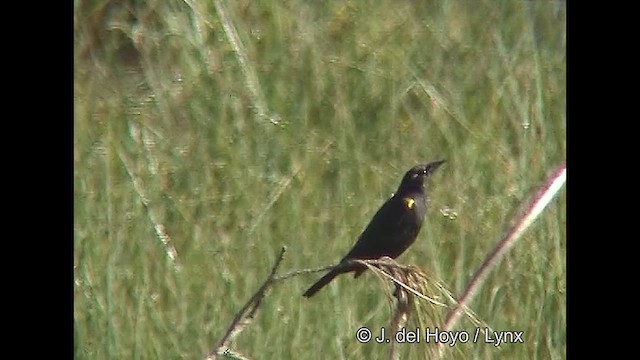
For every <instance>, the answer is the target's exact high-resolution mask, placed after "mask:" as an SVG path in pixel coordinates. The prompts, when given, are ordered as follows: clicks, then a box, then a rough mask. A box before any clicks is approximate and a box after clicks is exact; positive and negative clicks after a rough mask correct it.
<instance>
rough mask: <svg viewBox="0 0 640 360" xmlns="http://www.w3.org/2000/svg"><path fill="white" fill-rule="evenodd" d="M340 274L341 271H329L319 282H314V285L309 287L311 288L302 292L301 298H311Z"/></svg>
mask: <svg viewBox="0 0 640 360" xmlns="http://www.w3.org/2000/svg"><path fill="white" fill-rule="evenodd" d="M342 272H343V271H336V270H335V269H333V270H331V271H329V272H328V273H327V274H326V275H325V276H323V277H321V278H320V280H318V281H316V283H315V284H313V285H311V287H310V288H309V289H308V290H307V291H305V292H304V294H303V296H304V297H307V298H310V297H312V296H313V295H314V294H315V293H317V292H318V291H320V289H322V288H323V287H324V286H325V285H327V284H328V283H330V282H331V280H333V278H335V277H336V276H338V275H340V274H342Z"/></svg>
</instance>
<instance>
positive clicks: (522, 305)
mask: <svg viewBox="0 0 640 360" xmlns="http://www.w3.org/2000/svg"><path fill="white" fill-rule="evenodd" d="M74 30H75V31H74V44H75V64H74V65H75V73H74V85H75V86H74V101H75V116H74V130H75V132H74V165H75V169H74V212H75V216H74V264H73V265H74V291H75V292H74V294H75V296H74V300H75V301H74V346H75V357H76V358H78V359H112V358H162V359H173V358H189V359H193V358H202V357H203V356H204V355H205V354H206V353H207V352H208V351H210V350H211V348H212V347H213V346H214V343H215V341H217V340H218V339H219V338H220V337H221V336H222V335H223V333H224V331H225V330H226V327H227V326H228V324H229V323H230V321H231V319H232V317H233V316H234V313H235V312H236V311H237V310H238V309H239V308H240V307H241V306H242V305H243V304H244V303H245V301H247V299H248V297H249V296H251V294H252V293H253V292H254V291H255V290H256V289H257V287H258V286H259V285H260V283H261V281H263V280H264V278H265V277H266V276H267V273H268V271H269V269H270V268H271V266H272V265H273V262H274V261H275V258H276V256H277V254H278V251H279V249H280V247H281V246H282V245H286V246H287V249H288V251H287V254H286V256H285V259H284V261H283V262H282V265H281V268H282V269H281V270H282V271H293V270H297V269H303V268H310V267H319V266H325V265H330V264H333V263H335V262H336V261H338V260H339V259H340V257H341V256H342V255H343V254H344V253H345V251H347V250H348V249H349V248H350V247H351V245H352V244H353V243H354V241H355V239H356V237H357V236H358V234H359V233H360V231H361V230H362V229H363V227H364V226H365V225H366V224H367V223H368V221H369V219H370V218H371V216H373V214H374V213H375V211H376V210H377V208H378V207H379V206H380V205H381V204H382V203H383V202H384V201H385V200H386V198H388V196H390V194H391V193H392V192H393V191H395V189H396V187H397V185H398V184H399V181H400V179H401V177H402V175H403V174H404V172H405V171H406V170H407V169H409V168H410V167H411V166H413V165H414V164H416V163H419V162H426V161H432V160H437V159H441V158H445V159H447V161H448V162H447V164H446V165H444V166H443V167H442V168H441V170H439V171H438V173H437V174H435V175H434V177H433V178H432V179H430V181H429V184H428V186H429V189H430V198H431V203H430V209H429V212H428V214H427V220H426V224H425V227H424V228H423V230H422V232H421V233H420V235H419V237H418V240H417V241H416V243H415V244H414V245H413V246H412V248H410V249H409V250H408V251H407V252H406V253H405V254H404V255H403V256H401V257H400V258H399V259H398V261H400V262H401V263H403V264H412V265H417V266H419V267H420V268H422V269H423V270H424V271H426V272H428V273H430V274H433V275H434V276H437V277H438V278H440V279H442V280H443V281H444V282H445V283H447V284H448V285H449V286H450V288H451V289H452V290H453V292H454V293H457V292H459V291H460V290H461V289H463V288H464V286H465V285H466V283H467V281H468V280H469V277H470V276H471V274H472V273H473V272H474V271H475V269H476V268H477V267H478V266H479V265H480V263H481V262H482V260H483V259H484V257H485V255H486V253H487V252H488V251H489V250H490V249H491V248H492V247H493V245H494V244H495V243H496V242H497V241H498V239H499V238H500V236H501V234H502V233H503V232H504V231H505V229H506V225H507V224H506V223H507V222H508V220H509V216H510V215H511V214H512V213H513V212H514V209H516V208H517V207H518V206H520V204H521V203H522V202H523V201H525V200H526V199H527V198H528V197H529V196H530V194H531V192H532V191H533V190H534V189H535V188H536V187H537V186H539V185H540V184H541V182H542V181H543V180H544V178H545V176H546V175H547V174H548V173H549V172H550V171H551V169H552V168H554V167H555V166H557V165H558V164H560V163H561V162H562V161H563V160H564V157H565V152H566V140H565V135H566V115H565V114H566V101H565V95H566V90H565V80H566V68H565V60H566V55H565V48H566V12H565V5H564V2H558V1H544V2H543V1H500V2H495V1H488V0H482V1H445V0H437V1H426V2H419V1H394V2H390V1H383V2H373V1H362V2H357V1H334V2H311V3H307V2H304V1H287V2H276V1H255V2H254V1H215V0H214V1H212V2H195V1H173V0H168V1H150V2H139V1H132V0H120V1H107V0H94V1H75V2H74ZM561 194H562V195H561V196H560V197H559V198H558V199H556V200H554V202H553V203H552V204H551V205H550V207H549V208H548V209H547V210H546V211H545V213H543V216H542V217H541V218H540V219H538V220H537V222H536V223H535V224H534V225H533V227H532V228H531V229H530V230H529V232H528V233H526V234H525V236H524V238H523V239H522V240H521V241H520V242H519V243H518V246H516V247H515V248H514V249H513V250H512V251H511V252H510V253H509V254H508V255H507V256H506V258H505V260H504V261H503V262H502V264H501V266H500V267H499V268H498V270H497V271H494V273H492V274H491V276H490V278H489V279H488V282H487V283H486V284H485V286H484V287H483V288H482V289H481V292H480V293H478V295H477V297H476V299H475V301H474V303H473V304H472V305H473V310H474V311H475V312H476V313H477V314H478V316H479V317H480V318H482V320H484V321H486V322H487V323H488V324H490V325H491V326H492V327H493V328H494V329H495V330H516V331H524V340H525V343H524V344H513V345H509V344H506V345H503V346H501V347H500V348H499V349H497V348H495V347H494V346H493V345H492V344H462V345H460V346H458V345H456V349H455V352H454V353H453V354H455V357H456V358H491V359H493V358H504V359H512V358H544V359H547V358H552V359H556V358H564V357H565V353H566V311H565V306H566V294H565V273H566V259H565V251H566V231H565V219H566V216H565V195H564V193H561ZM163 241H164V243H163ZM172 249H175V253H176V256H175V259H172V258H171V257H170V256H169V255H170V254H171V252H170V251H171V250H172ZM318 276H319V275H318ZM318 276H314V275H309V276H306V277H295V278H292V279H291V280H290V281H286V282H283V283H281V284H278V285H277V286H276V287H275V288H274V289H272V291H271V292H270V293H269V294H268V296H267V298H266V300H265V304H264V305H263V307H262V308H261V310H260V312H259V313H258V315H257V317H256V319H255V321H254V322H253V323H252V324H251V326H250V327H248V328H247V329H246V330H245V331H244V332H243V333H242V335H241V336H240V337H239V338H238V339H237V341H236V343H235V344H234V350H237V351H239V352H241V353H243V354H245V355H247V356H249V357H251V358H255V359H272V358H280V359H284V358H301V357H302V358H307V359H314V358H334V359H335V358H349V359H352V358H370V357H373V358H376V357H385V356H386V353H387V351H386V348H385V346H386V345H380V344H376V343H369V344H360V343H358V342H357V341H356V340H355V332H356V330H357V329H358V328H360V327H361V326H367V327H369V328H371V329H374V334H375V333H376V330H379V328H380V327H382V326H387V324H388V323H389V317H390V309H389V306H388V302H387V300H386V299H385V296H383V295H382V293H381V289H380V285H379V282H378V281H377V280H376V279H375V277H374V276H372V275H371V274H367V275H364V276H362V277H361V278H359V279H358V280H353V279H352V278H351V277H348V276H345V277H341V278H339V279H337V280H336V281H334V283H332V285H331V286H329V287H328V288H327V289H326V290H324V291H323V292H322V293H320V294H318V295H317V296H316V297H314V298H313V299H312V300H306V299H304V298H303V297H302V296H301V294H302V292H303V291H304V290H305V289H306V287H308V286H309V285H310V284H311V283H312V282H313V281H315V280H316V279H317V278H318ZM435 325H436V324H434V326H435ZM467 325H468V324H467ZM460 329H461V330H466V331H469V332H471V331H473V330H474V329H473V328H472V327H471V326H470V325H469V326H468V327H461V328H460ZM425 346H428V345H427V344H424V343H421V344H413V345H407V346H403V347H402V351H401V353H400V354H401V355H402V358H424V354H425V351H424V347H425ZM312 349H323V350H322V351H321V352H318V351H313V350H312ZM380 354H383V355H380Z"/></svg>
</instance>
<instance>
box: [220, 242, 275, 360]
mask: <svg viewBox="0 0 640 360" xmlns="http://www.w3.org/2000/svg"><path fill="white" fill-rule="evenodd" d="M286 251H287V248H286V247H285V246H283V247H282V249H281V250H280V255H278V259H277V260H276V262H275V264H273V267H272V268H271V273H270V274H269V276H268V277H267V279H266V280H265V281H264V283H262V286H260V288H259V289H258V291H256V293H255V294H253V296H252V297H251V299H249V301H248V302H247V303H246V304H245V305H244V306H243V307H242V309H240V311H238V313H236V315H235V317H234V318H233V321H232V322H231V325H229V328H228V329H227V332H226V333H225V334H224V336H223V337H222V338H221V339H220V341H218V344H217V345H216V347H215V348H214V349H213V350H212V351H211V352H210V353H209V355H208V356H207V360H209V359H211V360H213V359H216V358H217V356H218V355H228V354H229V353H230V352H231V350H230V349H229V348H228V347H227V345H228V344H229V343H230V342H231V341H232V340H233V338H234V337H236V336H237V335H238V334H239V333H240V332H241V331H242V330H243V329H244V327H245V326H246V325H247V324H248V323H249V322H251V320H252V319H253V317H254V316H255V314H256V311H258V308H259V307H260V305H261V304H262V299H264V296H265V295H266V293H267V290H268V289H269V287H270V286H271V284H272V283H273V281H274V278H275V275H276V270H277V269H278V266H280V262H282V259H284V253H285V252H286ZM234 354H237V353H234ZM237 355H239V354H237Z"/></svg>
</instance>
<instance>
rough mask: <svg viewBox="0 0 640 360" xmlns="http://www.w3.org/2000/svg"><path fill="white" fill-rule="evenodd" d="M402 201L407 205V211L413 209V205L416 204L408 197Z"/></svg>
mask: <svg viewBox="0 0 640 360" xmlns="http://www.w3.org/2000/svg"><path fill="white" fill-rule="evenodd" d="M403 200H404V203H405V205H407V208H409V209H413V205H414V204H415V203H416V201H415V200H413V199H412V198H410V197H406V198H404V199H403Z"/></svg>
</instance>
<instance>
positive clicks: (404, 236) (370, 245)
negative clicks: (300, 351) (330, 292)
mask: <svg viewBox="0 0 640 360" xmlns="http://www.w3.org/2000/svg"><path fill="white" fill-rule="evenodd" d="M444 162H445V161H444V160H440V161H435V162H432V163H429V164H426V165H417V166H414V167H412V168H411V169H410V170H409V171H407V173H406V174H405V175H404V177H403V178H402V182H401V183H400V186H399V187H398V190H397V191H396V192H395V194H393V196H392V197H391V198H390V199H389V200H387V202H385V203H384V204H383V205H382V207H380V209H379V210H378V212H376V214H375V215H374V216H373V219H371V222H370V223H369V225H367V227H366V228H365V229H364V231H363V232H362V234H360V237H359V238H358V241H357V242H356V244H355V245H354V246H353V248H352V249H351V250H350V251H349V252H348V253H347V255H345V256H344V257H343V258H342V260H341V261H340V264H339V265H338V266H336V267H334V268H333V269H332V270H330V271H329V272H328V273H327V274H326V275H324V276H323V277H322V278H320V280H318V281H317V282H316V283H315V284H313V285H312V286H311V287H310V288H309V289H308V290H307V291H306V292H305V293H304V296H305V297H311V296H313V295H314V294H315V293H317V292H318V291H319V290H320V289H322V288H323V287H324V286H325V285H327V284H328V283H329V282H331V280H333V279H334V278H335V277H336V276H338V275H340V274H344V273H347V272H352V271H355V274H354V278H357V277H358V276H360V275H361V274H362V272H363V271H365V270H366V266H364V265H361V264H351V265H349V264H346V262H348V260H354V259H359V260H364V259H378V258H380V257H382V256H388V257H390V258H393V259H395V258H396V257H398V256H400V254H402V253H403V252H404V251H405V250H407V248H408V247H409V246H410V245H411V244H413V242H414V241H415V240H416V237H417V236H418V233H419V232H420V228H421V227H422V222H423V220H424V215H425V213H426V212H427V204H426V199H425V192H424V182H425V180H426V179H427V178H428V177H429V176H430V175H431V174H432V173H433V172H434V171H435V170H436V169H437V168H438V167H439V166H440V165H442V164H443V163H444Z"/></svg>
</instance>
